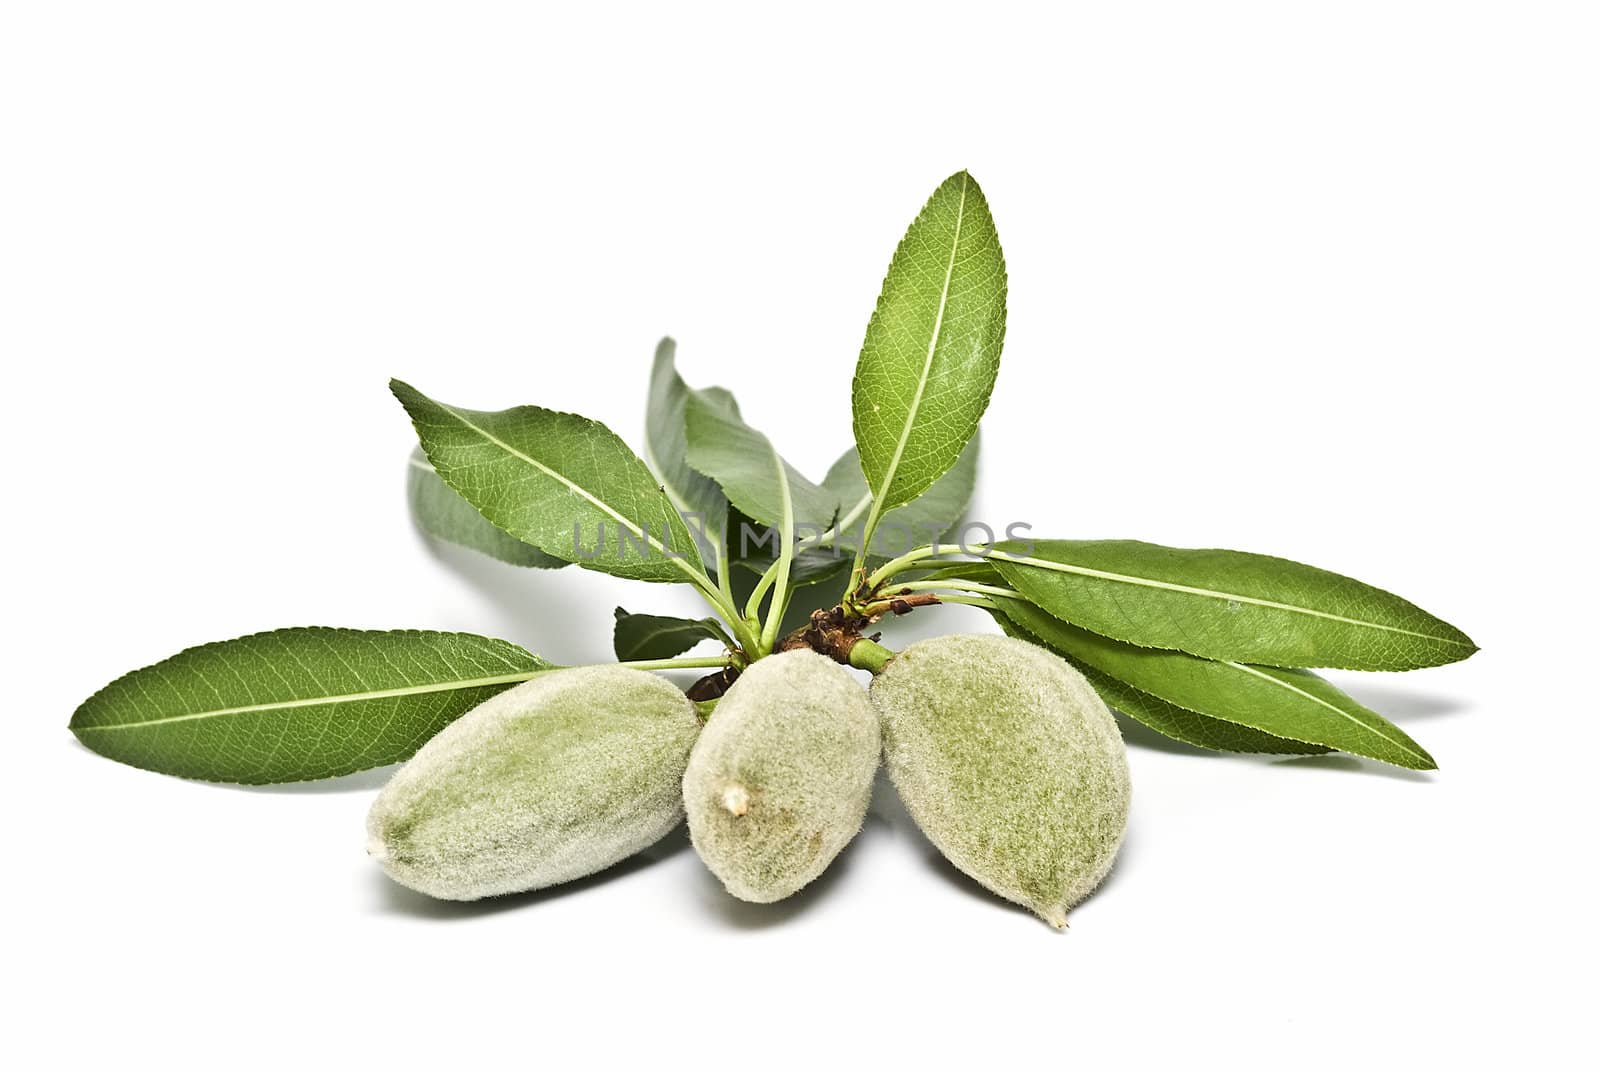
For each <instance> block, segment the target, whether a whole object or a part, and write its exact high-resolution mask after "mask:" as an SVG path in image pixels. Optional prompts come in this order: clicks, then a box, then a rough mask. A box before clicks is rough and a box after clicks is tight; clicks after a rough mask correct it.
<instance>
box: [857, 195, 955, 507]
mask: <svg viewBox="0 0 1600 1071" xmlns="http://www.w3.org/2000/svg"><path fill="white" fill-rule="evenodd" d="M969 182H970V179H969V178H968V176H967V173H966V172H965V171H963V172H962V173H961V199H960V200H959V201H957V202H956V228H955V234H954V235H953V236H952V237H951V239H950V256H949V257H948V258H947V259H946V261H945V266H944V285H943V286H942V287H940V289H939V310H938V312H936V313H935V314H934V318H933V336H932V337H931V338H929V339H928V354H927V356H926V357H925V358H924V359H923V362H922V375H920V376H919V377H918V378H917V389H916V393H914V394H913V395H912V396H911V406H910V409H909V410H908V412H907V413H906V419H905V423H904V424H903V425H902V426H901V428H900V438H899V441H897V442H896V443H895V447H894V456H892V457H891V458H890V459H889V467H888V468H887V469H886V470H885V471H884V477H883V485H882V486H881V487H880V488H879V489H878V490H877V492H876V493H875V494H874V495H873V509H874V512H879V511H881V506H880V503H882V502H883V500H884V498H885V497H887V496H888V494H889V489H890V488H891V487H893V486H894V478H895V476H896V475H898V474H899V471H900V462H901V460H902V459H903V458H904V456H905V450H906V443H908V442H910V441H911V429H912V428H913V427H914V426H915V425H916V422H917V413H918V412H919V411H920V410H921V409H922V396H923V394H924V393H925V392H926V391H927V388H928V377H929V376H930V375H931V374H932V371H933V356H934V354H935V353H937V352H938V349H939V338H940V336H941V334H942V333H943V331H944V313H945V309H946V308H947V307H948V306H949V304H950V280H951V279H952V278H954V276H955V269H956V250H958V249H959V248H960V247H961V228H962V225H963V223H964V222H965V220H966V213H967V185H968V183H969ZM869 519H870V518H869Z"/></svg>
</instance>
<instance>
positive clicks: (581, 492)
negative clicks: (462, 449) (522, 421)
mask: <svg viewBox="0 0 1600 1071" xmlns="http://www.w3.org/2000/svg"><path fill="white" fill-rule="evenodd" d="M435 404H436V405H438V406H439V408H440V409H443V410H444V411H445V412H446V413H449V414H450V415H451V416H453V417H455V418H456V419H457V420H459V421H460V422H461V425H462V426H463V427H465V428H467V429H468V430H470V431H472V432H475V433H476V434H478V435H480V436H482V437H483V439H484V440H485V441H487V442H490V443H493V444H494V445H495V446H498V447H499V448H500V449H502V450H504V451H505V452H506V453H508V454H510V455H511V456H512V457H515V458H517V459H518V460H520V461H525V462H527V463H528V464H529V465H532V466H533V467H534V468H536V469H538V470H539V471H540V472H542V473H544V474H545V475H546V476H549V477H550V478H551V479H553V480H555V481H557V482H558V483H561V484H564V485H565V486H566V487H568V488H569V489H571V490H572V491H573V492H574V493H575V494H577V495H578V496H579V497H581V498H584V499H586V500H587V501H589V502H591V503H593V505H594V506H595V508H596V509H598V510H600V511H601V512H602V513H604V514H605V515H606V516H608V517H610V518H611V519H612V520H614V521H616V522H617V523H618V524H620V525H622V526H624V527H626V528H627V529H628V531H630V532H632V533H633V534H634V535H635V536H637V537H638V538H640V539H643V540H644V541H645V544H646V545H647V546H649V547H650V549H652V550H654V551H656V552H657V553H659V554H660V555H661V556H662V557H663V558H664V559H666V560H667V561H669V562H671V563H672V564H673V566H674V567H675V568H677V570H678V571H679V572H681V573H683V574H684V575H685V576H687V577H689V579H690V580H693V581H695V582H699V581H702V580H704V579H705V576H704V574H703V573H701V572H700V571H699V570H697V569H694V568H692V567H691V566H690V565H689V564H688V561H687V559H684V558H681V557H678V556H677V555H674V554H670V553H668V552H667V548H666V547H665V546H663V545H662V544H661V542H660V541H659V540H657V539H656V537H655V536H653V535H651V534H650V531H649V529H643V530H641V529H640V528H639V526H638V525H636V524H634V523H633V522H632V521H630V520H629V519H628V518H627V517H625V516H623V515H622V514H620V513H618V512H617V511H616V510H615V509H613V508H612V507H611V506H609V505H607V504H606V503H605V502H604V501H602V500H601V499H599V498H596V497H595V496H594V494H593V493H591V492H590V491H588V490H587V489H586V488H584V487H581V486H580V485H578V484H577V483H574V482H573V481H572V480H571V479H569V478H567V477H566V476H563V475H562V474H561V473H559V472H557V471H556V470H555V469H552V468H551V467H550V466H548V465H546V464H544V463H543V462H541V461H539V460H538V459H536V458H533V457H529V456H528V455H527V454H525V453H523V452H522V451H521V450H518V449H517V448H516V447H514V446H512V445H511V444H510V443H508V442H506V441H505V440H504V439H501V438H500V437H499V436H497V435H495V434H494V433H493V432H491V431H489V430H488V429H487V428H481V427H479V426H478V425H476V424H474V423H473V422H472V421H470V420H468V419H467V418H466V417H465V416H463V415H462V414H461V413H460V412H459V411H457V410H456V409H454V408H453V407H451V406H448V405H445V404H444V403H443V402H437V403H435Z"/></svg>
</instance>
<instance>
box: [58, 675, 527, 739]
mask: <svg viewBox="0 0 1600 1071" xmlns="http://www.w3.org/2000/svg"><path fill="white" fill-rule="evenodd" d="M548 668H550V667H541V668H540V669H534V670H529V671H527V672H526V673H504V674H500V675H499V676H494V677H471V678H468V679H465V680H458V681H435V682H434V683H432V684H415V685H408V686H406V687H404V688H380V689H376V690H374V691H370V692H347V693H343V694H340V695H323V696H312V697H309V698H305V699H285V700H281V701H279V702H275V703H254V704H250V705H247V706H240V707H220V708H218V709H216V710H199V711H195V712H193V713H190V714H174V715H173V716H171V717H168V718H154V719H152V720H150V721H126V722H117V723H115V724H113V725H80V726H76V727H75V728H76V730H77V731H78V732H104V731H108V730H113V729H147V728H150V727H152V726H156V725H170V724H172V723H174V722H181V721H195V720H197V719H200V718H224V717H232V716H234V715H237V714H263V713H267V712H269V711H275V710H296V709H299V708H303V707H320V706H333V705H337V704H340V703H361V702H365V701H367V700H370V699H395V698H399V697H400V696H407V695H426V694H428V693H430V692H449V691H455V690H457V689H465V688H488V687H491V686H493V685H496V684H520V683H521V682H523V681H526V680H531V679H532V678H533V677H535V676H537V675H538V674H540V673H543V672H545V670H546V669H548Z"/></svg>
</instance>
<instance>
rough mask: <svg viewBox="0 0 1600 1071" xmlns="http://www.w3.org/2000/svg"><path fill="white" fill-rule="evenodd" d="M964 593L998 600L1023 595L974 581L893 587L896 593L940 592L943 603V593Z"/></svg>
mask: <svg viewBox="0 0 1600 1071" xmlns="http://www.w3.org/2000/svg"><path fill="white" fill-rule="evenodd" d="M946 589H948V590H950V591H966V592H971V593H972V594H974V595H993V596H995V597H996V598H1000V599H1022V598H1025V596H1024V595H1022V594H1020V593H1019V592H1017V591H1015V590H1013V589H1012V588H1002V587H996V586H995V585H994V584H980V583H978V582H977V581H976V580H956V579H950V580H911V581H908V582H906V583H904V584H897V585H895V587H894V590H895V591H896V592H901V591H936V592H940V593H941V594H940V596H939V597H940V600H941V601H944V598H945V597H944V595H943V592H944V591H945V590H946Z"/></svg>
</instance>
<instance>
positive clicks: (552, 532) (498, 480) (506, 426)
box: [390, 380, 709, 588]
mask: <svg viewBox="0 0 1600 1071" xmlns="http://www.w3.org/2000/svg"><path fill="white" fill-rule="evenodd" d="M390 389H392V390H393V391H394V394H395V397H397V398H399V399H400V403H401V404H402V405H404V406H405V407H406V412H408V413H409V414H411V420H412V423H414V424H415V425H416V428H417V435H418V437H419V438H421V440H422V448H423V450H425V451H427V454H428V460H429V461H430V462H431V463H432V465H433V468H434V471H436V472H437V473H438V474H439V475H440V476H441V477H442V478H443V479H444V481H445V482H446V483H448V484H449V485H450V486H451V487H453V488H455V490H456V491H457V492H458V493H460V494H461V496H462V497H463V498H465V499H466V500H467V501H468V502H471V503H472V504H473V506H474V507H476V508H477V510H478V512H479V513H482V514H483V515H484V516H485V517H487V518H488V519H489V520H490V521H493V522H494V523H495V524H496V525H497V526H499V527H500V528H502V529H504V530H505V531H507V532H509V533H510V534H511V535H513V536H515V537H516V538H518V539H520V540H523V541H524V542H527V543H532V544H533V545H534V546H536V547H538V548H539V549H540V550H542V551H544V552H545V553H547V554H553V555H555V556H556V557H558V558H562V559H564V560H566V561H570V562H576V563H577V564H578V565H581V566H583V567H584V568H586V569H598V570H600V571H602V572H607V573H611V574H613V575H615V576H622V577H628V578H630V579H633V580H649V581H656V582H673V581H685V580H687V581H690V582H693V583H696V584H699V585H700V586H701V587H702V588H704V587H707V586H708V585H709V582H708V581H707V580H706V579H705V573H704V571H703V570H702V569H701V567H700V564H699V561H698V555H697V554H696V553H695V551H694V539H693V537H692V536H691V535H690V534H689V530H688V528H687V526H686V525H685V524H684V522H683V518H682V517H680V516H679V515H678V511H677V510H676V509H674V508H673V507H672V503H671V502H669V501H668V500H667V496H666V494H665V492H663V490H662V488H661V485H660V484H659V483H657V482H656V480H655V478H654V477H652V476H651V474H650V470H649V469H648V468H646V467H645V464H644V462H643V461H641V460H639V458H638V457H637V456H636V455H635V454H634V453H633V452H632V451H631V450H629V449H628V447H627V446H626V445H625V444H624V443H623V441H622V440H621V439H619V438H617V436H616V435H615V434H613V433H612V432H611V430H610V429H608V428H607V427H606V426H605V425H604V424H601V423H598V422H597V421H593V420H589V419H587V418H585V417H581V416H576V415H574V414H572V413H557V412H553V411H552V410H549V409H541V408H539V407H538V406H532V405H527V406H521V407H519V408H516V409H506V410H502V411H500V412H497V413H485V412H478V411H476V410H471V409H459V408H455V407H453V406H448V405H444V404H442V403H439V402H435V401H433V400H432V399H430V398H428V397H426V396H425V395H423V394H422V393H420V392H419V391H417V390H416V389H415V388H413V387H411V386H409V385H407V384H405V383H402V382H400V381H399V380H394V381H393V382H391V384H390ZM602 535H603V536H604V538H603V539H602V538H601V536H602Z"/></svg>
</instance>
